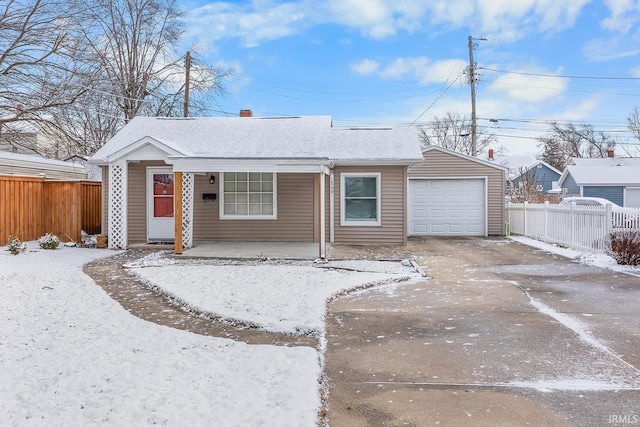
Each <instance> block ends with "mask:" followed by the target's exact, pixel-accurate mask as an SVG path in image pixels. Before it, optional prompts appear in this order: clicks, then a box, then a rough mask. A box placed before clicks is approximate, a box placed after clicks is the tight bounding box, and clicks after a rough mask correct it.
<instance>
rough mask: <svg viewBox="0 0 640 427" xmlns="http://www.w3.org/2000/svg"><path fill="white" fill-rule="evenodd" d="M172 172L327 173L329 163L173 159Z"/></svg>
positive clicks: (280, 160) (324, 160)
mask: <svg viewBox="0 0 640 427" xmlns="http://www.w3.org/2000/svg"><path fill="white" fill-rule="evenodd" d="M171 163H172V164H173V170H174V171H176V172H184V173H199V172H238V171H242V172H276V173H278V172H281V173H284V172H289V173H295V172H298V173H320V172H322V173H329V170H330V169H331V166H332V165H331V162H329V161H328V160H326V159H322V160H321V159H317V160H308V161H291V160H288V161H287V160H284V159H271V160H264V159H259V160H258V159H256V160H251V159H206V158H188V157H187V158H182V157H181V158H173V159H171Z"/></svg>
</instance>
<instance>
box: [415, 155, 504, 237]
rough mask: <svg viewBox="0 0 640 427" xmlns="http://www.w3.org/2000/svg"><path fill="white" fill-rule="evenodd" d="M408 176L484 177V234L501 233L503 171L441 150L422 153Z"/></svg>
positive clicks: (502, 226) (502, 222)
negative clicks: (485, 211) (485, 210)
mask: <svg viewBox="0 0 640 427" xmlns="http://www.w3.org/2000/svg"><path fill="white" fill-rule="evenodd" d="M408 175H409V178H411V177H425V178H428V177H452V178H453V177H456V178H460V177H487V215H488V218H487V226H488V229H487V233H488V234H489V235H503V234H504V223H505V216H504V186H505V176H504V171H502V170H500V169H496V168H492V167H490V166H487V165H483V164H481V163H477V162H474V161H472V160H468V159H464V158H461V157H457V156H455V155H452V154H448V153H443V152H440V151H427V152H425V153H424V162H423V163H421V164H419V165H414V166H410V167H409V170H408Z"/></svg>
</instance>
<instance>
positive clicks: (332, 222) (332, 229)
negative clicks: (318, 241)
mask: <svg viewBox="0 0 640 427" xmlns="http://www.w3.org/2000/svg"><path fill="white" fill-rule="evenodd" d="M334 179H335V177H334V175H333V169H332V170H331V172H330V173H329V242H330V243H333V242H334V241H335V239H336V236H335V234H336V215H335V210H336V197H335V192H336V188H335V182H334Z"/></svg>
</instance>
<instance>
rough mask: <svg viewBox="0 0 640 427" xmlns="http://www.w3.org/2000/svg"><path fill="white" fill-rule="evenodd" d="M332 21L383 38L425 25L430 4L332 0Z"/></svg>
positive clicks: (403, 0) (411, 0)
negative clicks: (424, 19) (423, 21)
mask: <svg viewBox="0 0 640 427" xmlns="http://www.w3.org/2000/svg"><path fill="white" fill-rule="evenodd" d="M326 7H327V11H328V13H329V16H330V18H329V19H331V20H333V21H335V22H337V23H340V24H343V25H346V26H348V27H351V28H356V29H358V30H360V32H362V33H363V34H364V35H366V36H368V37H372V38H375V39H381V38H385V37H389V36H393V35H395V34H396V33H397V32H398V31H400V30H404V31H408V32H411V31H414V30H416V29H418V28H421V27H422V19H423V16H424V14H425V13H426V12H427V6H426V5H422V4H421V2H416V1H414V0H396V1H390V0H328V1H327V3H326Z"/></svg>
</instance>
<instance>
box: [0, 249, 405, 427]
mask: <svg viewBox="0 0 640 427" xmlns="http://www.w3.org/2000/svg"><path fill="white" fill-rule="evenodd" d="M5 249H6V247H2V249H1V250H0V291H1V295H2V300H1V301H0V367H1V369H0V414H1V418H2V423H3V424H6V425H20V426H23V425H37V426H40V425H48V426H55V425H64V426H72V425H94V424H106V425H150V424H159V425H224V426H247V425H265V426H268V425H278V426H313V425H316V421H317V414H318V410H319V409H320V407H321V401H320V391H319V384H318V380H319V378H320V375H321V355H320V354H319V352H318V350H316V349H312V348H308V347H277V346H253V345H247V344H244V343H238V342H235V341H232V340H228V339H224V338H212V337H204V336H199V335H195V334H192V333H189V332H184V331H179V330H174V329H171V328H167V327H163V326H158V325H155V324H152V323H148V322H145V321H143V320H140V319H138V318H136V317H134V316H132V315H131V314H130V313H129V312H127V311H126V310H124V309H123V308H122V307H121V306H120V305H119V304H117V303H116V302H114V301H113V300H111V298H109V297H108V296H107V294H106V293H105V292H104V291H103V290H102V289H101V288H100V287H99V286H97V285H96V284H95V283H94V282H93V281H92V280H91V279H90V278H89V277H87V276H86V275H85V274H83V273H82V265H83V264H85V263H87V262H89V261H91V260H93V259H96V258H99V257H104V256H108V255H112V254H113V253H112V252H110V251H105V250H96V249H80V248H69V247H62V248H60V249H57V250H53V251H51V250H49V251H47V250H42V249H40V248H39V247H38V246H37V244H36V242H29V244H28V250H27V252H26V253H25V254H20V255H17V256H14V255H11V254H10V253H9V252H8V251H6V250H5ZM147 261H148V260H147ZM145 263H146V262H143V264H145ZM397 264H398V265H399V263H397ZM160 265H162V267H158V268H140V269H136V272H137V273H138V274H140V275H141V276H143V277H145V279H146V280H149V281H151V282H152V283H153V284H157V285H158V286H161V287H164V288H165V290H166V291H167V292H171V293H173V294H175V295H176V297H178V298H179V299H181V300H182V301H184V302H185V303H187V304H189V305H192V306H194V307H200V308H201V309H202V310H205V311H211V312H213V313H216V314H220V315H223V316H227V315H228V316H230V317H232V318H234V319H239V320H244V321H247V322H251V323H256V324H259V325H263V326H264V327H265V328H267V329H271V330H274V331H296V330H298V331H304V332H309V333H314V334H320V335H321V332H322V330H323V321H322V319H323V316H324V306H325V302H326V300H327V298H329V297H330V296H331V295H332V294H334V293H336V292H340V291H341V290H344V289H348V288H352V287H358V286H363V285H365V284H367V283H369V282H371V281H385V280H394V279H396V280H397V279H398V278H399V277H401V276H406V275H407V273H406V270H407V268H406V267H402V266H400V267H393V268H391V271H389V270H388V269H389V267H388V266H389V263H382V264H380V263H368V262H364V261H363V262H358V263H357V265H356V264H349V265H345V266H346V267H348V268H351V269H361V268H364V269H367V270H372V269H373V270H372V271H378V272H373V273H360V272H355V271H350V270H348V269H347V270H340V271H335V270H326V269H318V268H314V267H311V266H286V265H273V266H272V265H259V266H253V267H246V268H244V267H242V268H241V267H239V266H234V267H229V268H226V267H220V266H218V267H211V266H209V267H206V268H205V267H204V266H199V267H197V268H195V267H188V266H182V267H179V266H177V265H172V264H171V263H165V262H160ZM380 265H384V267H383V268H382V270H380Z"/></svg>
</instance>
